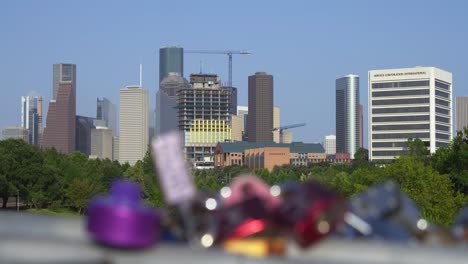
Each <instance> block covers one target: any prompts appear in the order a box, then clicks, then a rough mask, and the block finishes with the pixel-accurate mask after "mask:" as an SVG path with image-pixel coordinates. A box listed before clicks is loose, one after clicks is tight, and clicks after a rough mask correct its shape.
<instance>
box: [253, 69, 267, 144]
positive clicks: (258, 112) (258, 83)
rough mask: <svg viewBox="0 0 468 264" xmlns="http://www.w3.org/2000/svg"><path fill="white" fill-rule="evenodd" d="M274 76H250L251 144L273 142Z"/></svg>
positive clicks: (258, 73) (259, 74) (260, 74)
mask: <svg viewBox="0 0 468 264" xmlns="http://www.w3.org/2000/svg"><path fill="white" fill-rule="evenodd" d="M272 129H273V76H272V75H268V74H266V73H265V72H257V73H255V75H251V76H249V118H248V119H247V130H248V131H249V132H248V133H249V137H248V140H249V142H272V141H273V132H272Z"/></svg>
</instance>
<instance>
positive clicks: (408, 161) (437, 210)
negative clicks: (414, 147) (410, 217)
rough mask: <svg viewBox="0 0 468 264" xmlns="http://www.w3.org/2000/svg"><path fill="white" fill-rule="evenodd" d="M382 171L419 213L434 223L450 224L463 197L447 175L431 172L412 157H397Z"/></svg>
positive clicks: (417, 159)
mask: <svg viewBox="0 0 468 264" xmlns="http://www.w3.org/2000/svg"><path fill="white" fill-rule="evenodd" d="M383 173H384V176H385V177H386V178H387V179H391V180H394V181H395V182H397V183H399V184H400V186H401V188H402V190H403V191H404V192H406V193H407V194H408V195H409V197H410V198H411V199H413V200H414V201H415V202H416V204H418V205H419V206H420V207H421V209H422V211H423V214H424V215H425V216H426V217H428V218H429V220H431V221H433V222H435V223H439V224H445V225H448V224H451V223H452V221H453V219H454V217H455V215H456V213H457V212H458V211H459V210H460V209H461V207H462V206H463V204H464V202H465V200H466V199H465V197H464V196H463V195H462V194H460V193H458V192H457V191H455V189H454V188H453V185H452V182H451V181H450V179H449V177H448V176H447V175H441V174H439V173H438V172H437V171H434V170H433V169H432V167H430V166H426V165H425V164H424V162H423V161H421V160H420V159H419V158H418V157H416V156H401V157H399V158H398V159H396V160H395V162H394V163H393V164H390V165H389V166H387V167H386V168H385V169H383Z"/></svg>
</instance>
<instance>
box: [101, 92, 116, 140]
mask: <svg viewBox="0 0 468 264" xmlns="http://www.w3.org/2000/svg"><path fill="white" fill-rule="evenodd" d="M96 105H97V107H96V120H97V121H99V122H98V124H99V125H100V126H105V127H108V128H110V129H111V130H112V135H113V136H115V135H117V115H116V110H115V105H114V104H113V103H111V101H109V100H108V99H107V98H105V97H103V98H102V99H99V98H97V102H96Z"/></svg>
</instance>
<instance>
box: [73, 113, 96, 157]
mask: <svg viewBox="0 0 468 264" xmlns="http://www.w3.org/2000/svg"><path fill="white" fill-rule="evenodd" d="M94 120H95V118H92V117H87V116H76V132H75V134H76V142H75V150H77V151H80V152H82V153H83V154H85V155H86V156H89V155H91V130H92V129H93V128H96V127H95V126H94V123H93V121H94Z"/></svg>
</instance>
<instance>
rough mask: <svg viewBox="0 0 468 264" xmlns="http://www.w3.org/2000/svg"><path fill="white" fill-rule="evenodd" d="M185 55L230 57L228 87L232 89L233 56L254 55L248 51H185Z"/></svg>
mask: <svg viewBox="0 0 468 264" xmlns="http://www.w3.org/2000/svg"><path fill="white" fill-rule="evenodd" d="M184 53H198V54H224V55H227V56H228V78H229V80H228V85H229V87H232V55H233V54H241V55H247V54H252V52H250V51H248V50H184Z"/></svg>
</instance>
